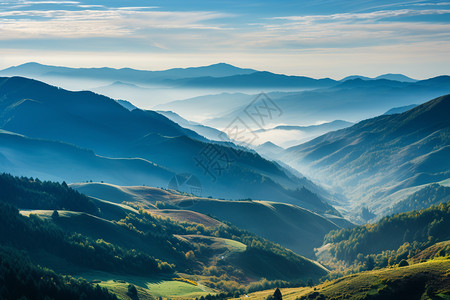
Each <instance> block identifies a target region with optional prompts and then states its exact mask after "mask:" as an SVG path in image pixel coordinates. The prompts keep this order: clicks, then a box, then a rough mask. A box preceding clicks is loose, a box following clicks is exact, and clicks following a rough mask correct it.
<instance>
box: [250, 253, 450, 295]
mask: <svg viewBox="0 0 450 300" xmlns="http://www.w3.org/2000/svg"><path fill="white" fill-rule="evenodd" d="M449 269H450V260H449V259H440V260H432V261H429V262H425V263H420V264H415V265H412V266H406V267H397V268H387V269H381V270H376V271H370V272H363V273H358V274H353V275H349V276H346V277H343V278H340V279H337V280H333V281H330V282H325V283H323V284H320V285H317V286H315V287H314V288H293V289H281V293H282V295H283V299H285V300H294V299H298V300H307V299H317V300H319V299H330V300H331V299H333V300H338V299H355V300H356V299H380V300H397V299H411V300H415V299H417V300H419V299H448V298H449V297H450V280H449V273H448V270H449ZM273 292H274V290H268V291H264V292H258V293H254V294H250V295H248V296H249V297H243V298H241V299H249V300H252V299H255V300H256V299H266V298H267V297H268V296H269V295H272V294H273Z"/></svg>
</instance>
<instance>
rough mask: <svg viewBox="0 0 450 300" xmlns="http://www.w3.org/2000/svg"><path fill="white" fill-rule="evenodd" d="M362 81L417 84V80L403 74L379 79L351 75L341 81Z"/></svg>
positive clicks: (388, 75)
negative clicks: (386, 80)
mask: <svg viewBox="0 0 450 300" xmlns="http://www.w3.org/2000/svg"><path fill="white" fill-rule="evenodd" d="M357 78H358V79H362V80H377V79H388V80H394V81H400V82H416V81H418V80H417V79H413V78H411V77H408V76H405V75H403V74H392V73H389V74H383V75H380V76H377V77H373V78H371V77H367V76H360V75H351V76H347V77H345V78H343V79H341V80H340V81H347V80H353V79H357Z"/></svg>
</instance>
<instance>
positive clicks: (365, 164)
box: [283, 95, 450, 220]
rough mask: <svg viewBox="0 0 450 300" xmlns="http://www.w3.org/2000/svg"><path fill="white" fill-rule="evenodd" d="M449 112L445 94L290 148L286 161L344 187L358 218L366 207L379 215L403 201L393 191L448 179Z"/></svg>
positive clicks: (330, 182)
mask: <svg viewBox="0 0 450 300" xmlns="http://www.w3.org/2000/svg"><path fill="white" fill-rule="evenodd" d="M449 111H450V96H449V95H447V96H442V97H439V98H436V99H434V100H431V101H429V102H426V103H425V104H422V105H420V106H417V107H415V108H413V109H411V110H409V111H407V112H404V113H402V114H394V115H384V116H380V117H376V118H373V119H368V120H365V121H362V122H360V123H358V124H356V125H354V126H352V127H349V128H346V129H342V130H339V131H335V132H331V133H328V134H325V135H323V136H320V137H318V138H316V139H314V140H312V141H310V142H308V143H305V144H302V145H299V146H294V147H291V148H289V149H287V150H286V151H285V153H284V154H283V155H284V160H285V161H286V162H288V163H291V164H293V165H295V166H296V167H297V168H299V169H300V170H301V171H302V172H305V173H306V174H309V175H311V176H313V177H314V178H317V179H320V180H322V182H324V183H326V184H329V185H330V186H333V187H334V188H335V189H339V190H341V191H342V192H343V193H344V194H345V195H346V196H347V197H348V200H349V202H348V203H345V202H342V203H341V204H342V205H343V206H344V207H346V208H348V209H350V210H351V211H352V214H353V217H354V218H355V217H357V216H355V213H354V212H356V211H357V210H358V208H363V207H366V208H368V209H369V210H370V212H372V213H374V214H375V215H371V216H368V217H367V218H368V219H371V218H374V217H375V218H377V217H380V216H383V215H386V214H387V213H388V212H389V210H390V207H391V206H392V205H395V202H397V201H399V198H398V197H396V198H391V196H392V195H393V194H394V193H399V192H400V191H402V190H404V191H405V192H406V191H410V192H412V191H411V190H408V189H409V188H411V187H416V186H421V185H424V184H429V183H433V182H440V181H443V180H446V179H448V178H449V176H450V173H449V171H448V170H449V169H450V165H449V163H450V161H449V160H448V159H447V157H448V155H449V151H450V148H449V144H450V140H449V138H450V121H449V118H448V112H449ZM406 195H407V194H405V195H404V196H406ZM393 199H397V200H396V201H394V203H393V202H392V201H393ZM360 217H362V216H361V215H360ZM363 219H364V218H363ZM368 219H366V220H368Z"/></svg>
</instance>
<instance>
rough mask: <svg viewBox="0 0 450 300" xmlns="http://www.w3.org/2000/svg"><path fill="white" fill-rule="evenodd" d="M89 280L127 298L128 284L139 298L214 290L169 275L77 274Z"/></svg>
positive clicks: (197, 294)
mask: <svg viewBox="0 0 450 300" xmlns="http://www.w3.org/2000/svg"><path fill="white" fill-rule="evenodd" d="M77 277H82V278H84V279H86V280H88V281H90V282H93V283H96V284H97V283H98V284H99V285H100V286H102V287H105V288H107V289H108V290H110V291H111V292H113V293H115V294H116V295H117V296H118V297H119V298H120V299H124V300H128V299H130V297H129V296H128V295H127V291H128V285H130V284H133V285H134V286H135V287H136V289H137V291H138V297H139V299H141V300H142V299H157V298H158V297H162V298H183V299H191V298H196V297H201V296H206V295H208V294H214V291H213V290H211V289H209V288H207V287H205V286H203V285H201V284H198V283H197V285H194V284H191V283H188V282H183V281H180V280H175V278H171V277H158V278H147V277H140V276H126V275H113V274H108V273H103V272H86V273H82V274H79V275H78V276H77Z"/></svg>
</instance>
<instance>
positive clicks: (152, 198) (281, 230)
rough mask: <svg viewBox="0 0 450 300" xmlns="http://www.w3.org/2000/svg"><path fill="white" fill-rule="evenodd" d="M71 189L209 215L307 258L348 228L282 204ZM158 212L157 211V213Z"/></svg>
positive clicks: (95, 186)
mask: <svg viewBox="0 0 450 300" xmlns="http://www.w3.org/2000/svg"><path fill="white" fill-rule="evenodd" d="M71 187H73V188H75V189H76V190H77V191H79V192H81V193H84V194H86V195H89V196H92V197H96V198H101V199H104V200H108V201H111V202H119V201H120V202H122V201H126V203H134V204H135V205H139V206H142V207H146V208H151V211H152V212H153V211H154V210H153V208H152V206H153V205H156V206H159V205H161V206H162V207H164V205H162V204H166V205H167V206H168V207H172V208H177V209H182V210H190V211H195V212H198V213H201V214H205V215H211V216H214V217H217V218H218V219H219V220H222V221H227V222H231V223H232V224H234V225H236V226H238V227H240V228H244V229H247V230H249V231H251V232H254V233H256V234H258V235H261V236H263V237H265V238H267V239H269V240H272V241H275V242H277V243H279V244H281V245H283V246H284V247H287V248H289V249H291V250H293V251H295V252H297V253H301V254H302V255H306V256H308V257H314V254H313V248H314V247H317V246H320V245H321V243H322V237H323V236H324V235H325V234H326V233H328V232H329V231H330V230H334V229H337V228H340V227H341V226H346V227H347V226H351V224H350V223H348V222H345V221H344V222H342V223H341V222H338V221H339V220H336V223H333V222H332V221H330V220H328V219H326V218H324V217H322V216H319V215H317V214H315V213H312V212H311V211H308V210H305V209H302V208H300V207H298V206H294V205H288V204H283V203H275V202H266V201H250V200H241V201H229V200H218V199H210V198H199V197H193V196H185V195H184V196H183V195H178V194H173V192H171V191H165V190H161V189H156V188H150V187H121V186H113V185H109V184H101V183H77V184H73V185H71ZM158 202H160V203H159V204H158ZM160 212H161V211H160V210H159V211H156V213H157V214H160ZM172 213H174V212H172ZM181 213H182V211H180V214H181ZM168 216H169V217H171V216H170V215H168ZM341 221H342V220H341ZM336 224H339V226H338V225H336Z"/></svg>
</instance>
